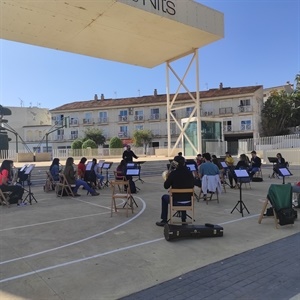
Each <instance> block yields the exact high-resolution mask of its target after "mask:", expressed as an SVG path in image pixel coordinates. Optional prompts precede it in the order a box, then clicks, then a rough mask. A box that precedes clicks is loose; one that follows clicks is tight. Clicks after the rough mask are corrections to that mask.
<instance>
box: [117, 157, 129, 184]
mask: <svg viewBox="0 0 300 300" xmlns="http://www.w3.org/2000/svg"><path fill="white" fill-rule="evenodd" d="M126 164H127V163H126V160H125V159H122V160H121V161H120V163H119V165H118V166H117V169H116V180H123V179H124V177H125V176H126Z"/></svg>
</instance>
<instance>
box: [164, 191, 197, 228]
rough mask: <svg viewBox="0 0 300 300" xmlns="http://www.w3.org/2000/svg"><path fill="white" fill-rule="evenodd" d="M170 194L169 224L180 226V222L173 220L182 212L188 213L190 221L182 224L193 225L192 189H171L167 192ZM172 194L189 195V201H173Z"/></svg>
mask: <svg viewBox="0 0 300 300" xmlns="http://www.w3.org/2000/svg"><path fill="white" fill-rule="evenodd" d="M169 194H170V212H169V224H182V221H181V220H180V221H178V220H174V218H175V217H179V216H180V214H181V212H182V211H189V212H190V213H191V215H189V214H187V217H188V218H189V219H190V220H189V221H188V219H187V220H186V222H185V223H184V224H193V222H194V189H193V188H191V189H173V188H171V189H170V190H169ZM174 194H190V196H189V197H190V199H186V200H180V201H176V202H174V201H173V196H174Z"/></svg>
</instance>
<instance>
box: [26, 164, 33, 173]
mask: <svg viewBox="0 0 300 300" xmlns="http://www.w3.org/2000/svg"><path fill="white" fill-rule="evenodd" d="M34 167H35V165H34V164H31V165H29V166H28V167H27V168H26V170H25V174H30V173H31V171H32V170H33V169H34Z"/></svg>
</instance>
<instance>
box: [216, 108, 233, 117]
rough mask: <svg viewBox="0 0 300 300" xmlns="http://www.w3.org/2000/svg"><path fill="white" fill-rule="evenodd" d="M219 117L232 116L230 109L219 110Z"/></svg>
mask: <svg viewBox="0 0 300 300" xmlns="http://www.w3.org/2000/svg"><path fill="white" fill-rule="evenodd" d="M219 114H220V115H232V107H223V108H219Z"/></svg>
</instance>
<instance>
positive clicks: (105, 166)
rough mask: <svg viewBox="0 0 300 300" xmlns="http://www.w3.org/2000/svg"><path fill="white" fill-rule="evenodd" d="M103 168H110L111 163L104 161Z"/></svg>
mask: <svg viewBox="0 0 300 300" xmlns="http://www.w3.org/2000/svg"><path fill="white" fill-rule="evenodd" d="M102 168H103V169H109V168H110V164H106V163H104V164H103V167H102Z"/></svg>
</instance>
